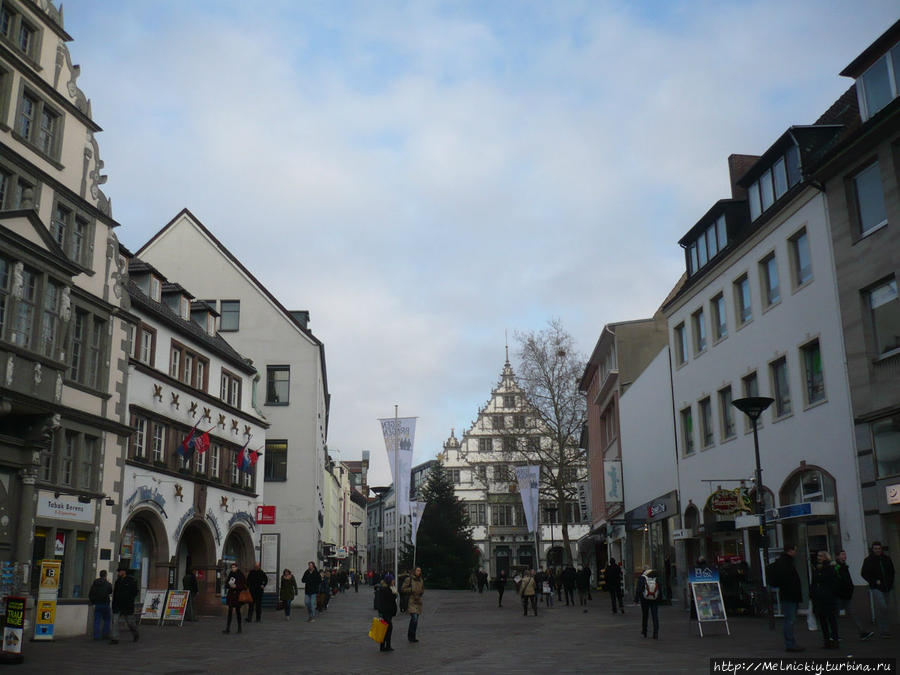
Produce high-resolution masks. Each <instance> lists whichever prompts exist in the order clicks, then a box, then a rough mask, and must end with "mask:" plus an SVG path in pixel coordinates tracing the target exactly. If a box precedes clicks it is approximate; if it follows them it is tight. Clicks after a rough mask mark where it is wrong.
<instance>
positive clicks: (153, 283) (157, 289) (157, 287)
mask: <svg viewBox="0 0 900 675" xmlns="http://www.w3.org/2000/svg"><path fill="white" fill-rule="evenodd" d="M150 299H151V300H153V301H154V302H159V301H160V300H161V299H162V282H161V281H160V280H159V279H158V278H156V277H154V276H153V275H150Z"/></svg>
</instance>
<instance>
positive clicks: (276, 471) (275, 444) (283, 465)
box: [263, 439, 288, 482]
mask: <svg viewBox="0 0 900 675" xmlns="http://www.w3.org/2000/svg"><path fill="white" fill-rule="evenodd" d="M287 452H288V442H287V441H286V440H285V441H270V440H268V439H267V440H266V450H265V454H263V463H264V465H265V474H264V479H263V480H266V481H279V482H283V481H286V480H287Z"/></svg>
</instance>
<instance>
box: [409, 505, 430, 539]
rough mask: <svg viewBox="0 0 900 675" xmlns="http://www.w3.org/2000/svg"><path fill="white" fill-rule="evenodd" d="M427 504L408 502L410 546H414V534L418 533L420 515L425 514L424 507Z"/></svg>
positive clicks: (420, 520)
mask: <svg viewBox="0 0 900 675" xmlns="http://www.w3.org/2000/svg"><path fill="white" fill-rule="evenodd" d="M427 504H428V502H410V503H409V517H410V519H411V522H412V544H413V546H415V545H416V533H417V532H418V531H419V524H420V523H421V522H422V514H423V513H425V506H426V505H427Z"/></svg>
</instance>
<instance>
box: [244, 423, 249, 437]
mask: <svg viewBox="0 0 900 675" xmlns="http://www.w3.org/2000/svg"><path fill="white" fill-rule="evenodd" d="M249 435H250V425H249V424H245V425H244V436H249Z"/></svg>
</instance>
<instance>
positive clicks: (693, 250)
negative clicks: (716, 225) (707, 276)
mask: <svg viewBox="0 0 900 675" xmlns="http://www.w3.org/2000/svg"><path fill="white" fill-rule="evenodd" d="M688 255H689V257H688V261H689V263H688V264H689V265H690V271H691V274H693V273H694V272H696V271H697V270H699V269H700V260H699V258H698V257H697V242H694V243H693V244H691V247H690V248H689V249H688Z"/></svg>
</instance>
